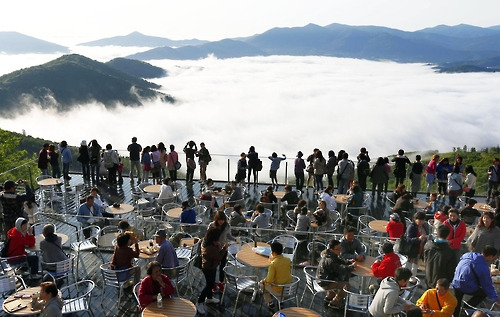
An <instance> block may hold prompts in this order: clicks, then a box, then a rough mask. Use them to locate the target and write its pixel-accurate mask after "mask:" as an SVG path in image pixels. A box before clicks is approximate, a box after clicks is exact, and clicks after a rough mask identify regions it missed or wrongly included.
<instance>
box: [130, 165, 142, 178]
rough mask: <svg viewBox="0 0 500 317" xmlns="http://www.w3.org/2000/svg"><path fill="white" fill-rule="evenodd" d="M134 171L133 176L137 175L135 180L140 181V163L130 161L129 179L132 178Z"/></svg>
mask: <svg viewBox="0 0 500 317" xmlns="http://www.w3.org/2000/svg"><path fill="white" fill-rule="evenodd" d="M134 170H135V174H136V175H137V179H138V180H139V181H140V180H141V170H142V167H141V161H130V175H129V176H130V179H133V178H134Z"/></svg>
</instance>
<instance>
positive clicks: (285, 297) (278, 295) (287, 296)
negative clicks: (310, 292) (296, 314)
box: [269, 275, 300, 310]
mask: <svg viewBox="0 0 500 317" xmlns="http://www.w3.org/2000/svg"><path fill="white" fill-rule="evenodd" d="M299 283H300V278H298V277H297V276H295V275H292V282H291V283H289V284H275V283H271V287H281V291H279V292H277V291H273V292H270V293H269V294H271V296H272V297H274V299H276V301H277V302H278V310H281V304H283V303H285V302H289V301H293V300H295V305H296V306H297V307H298V306H299V298H298V297H297V290H298V288H299Z"/></svg>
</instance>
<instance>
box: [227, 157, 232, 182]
mask: <svg viewBox="0 0 500 317" xmlns="http://www.w3.org/2000/svg"><path fill="white" fill-rule="evenodd" d="M230 174H231V162H230V160H229V159H227V182H228V183H229V181H230V178H229V175H230Z"/></svg>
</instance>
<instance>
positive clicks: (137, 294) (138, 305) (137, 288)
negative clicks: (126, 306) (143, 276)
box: [134, 282, 141, 307]
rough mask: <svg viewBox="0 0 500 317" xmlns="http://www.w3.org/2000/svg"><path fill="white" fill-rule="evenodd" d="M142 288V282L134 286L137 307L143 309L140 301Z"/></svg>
mask: <svg viewBox="0 0 500 317" xmlns="http://www.w3.org/2000/svg"><path fill="white" fill-rule="evenodd" d="M140 288H141V282H139V283H137V284H135V285H134V298H135V301H136V303H137V307H141V302H140V301H139V289H140Z"/></svg>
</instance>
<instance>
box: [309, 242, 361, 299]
mask: <svg viewBox="0 0 500 317" xmlns="http://www.w3.org/2000/svg"><path fill="white" fill-rule="evenodd" d="M341 250H342V247H341V246H340V241H338V240H332V241H330V243H329V244H328V249H327V250H326V252H325V255H324V256H323V257H322V258H321V260H320V262H319V264H318V270H317V271H316V277H317V278H320V279H323V280H330V281H337V282H336V283H329V282H321V281H320V282H319V285H320V286H321V287H322V288H324V289H328V290H334V289H338V293H337V295H336V296H335V293H334V292H333V291H329V292H328V295H327V297H326V299H327V300H331V302H330V306H332V307H333V308H338V307H339V305H340V303H342V300H343V299H344V297H345V292H344V291H343V288H344V286H347V287H346V288H347V289H349V287H350V285H349V277H350V276H351V272H352V270H354V269H355V268H356V262H355V261H354V260H351V261H349V260H346V259H344V258H342V257H340V252H341ZM334 296H335V298H334Z"/></svg>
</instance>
